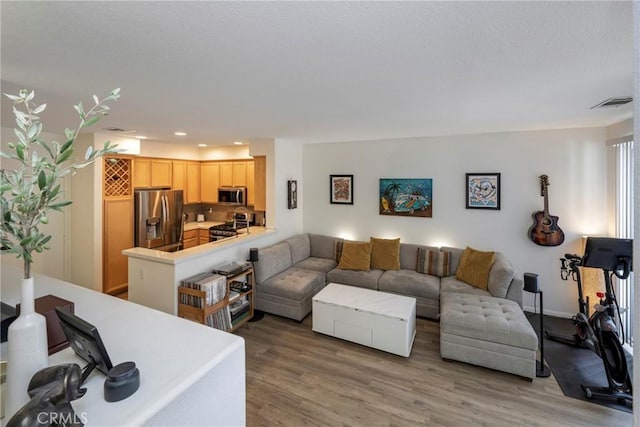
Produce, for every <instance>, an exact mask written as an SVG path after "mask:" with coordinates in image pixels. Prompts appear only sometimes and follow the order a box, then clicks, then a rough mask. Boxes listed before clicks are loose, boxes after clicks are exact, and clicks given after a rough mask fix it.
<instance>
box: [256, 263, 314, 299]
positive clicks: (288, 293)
mask: <svg viewBox="0 0 640 427" xmlns="http://www.w3.org/2000/svg"><path fill="white" fill-rule="evenodd" d="M259 262H262V260H260V261H259ZM324 285H325V275H324V273H322V272H320V271H312V270H304V269H302V268H296V267H291V268H288V269H287V270H285V271H283V272H282V273H279V274H276V275H275V276H273V277H271V278H269V279H268V280H266V281H265V282H263V283H261V284H260V285H258V292H259V293H262V294H272V295H277V296H280V297H285V298H288V299H292V300H295V301H302V300H304V299H305V298H308V297H309V296H313V295H314V293H315V291H316V290H317V289H321V288H322V287H323V286H324Z"/></svg>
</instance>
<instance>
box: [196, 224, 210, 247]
mask: <svg viewBox="0 0 640 427" xmlns="http://www.w3.org/2000/svg"><path fill="white" fill-rule="evenodd" d="M205 243H209V230H203V229H202V228H199V229H198V244H199V245H204V244H205Z"/></svg>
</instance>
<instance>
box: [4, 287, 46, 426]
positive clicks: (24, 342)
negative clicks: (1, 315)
mask: <svg viewBox="0 0 640 427" xmlns="http://www.w3.org/2000/svg"><path fill="white" fill-rule="evenodd" d="M7 345H8V352H7V384H6V387H7V388H6V392H7V394H6V401H5V419H7V420H8V419H10V418H11V417H12V416H13V414H15V413H16V412H18V410H19V409H20V408H22V407H23V406H24V405H25V404H26V403H27V402H29V400H30V398H29V394H28V393H27V388H28V386H29V381H31V377H32V376H33V374H35V373H36V372H38V371H39V370H40V369H42V368H46V367H47V366H48V365H49V350H48V344H47V321H46V319H45V318H44V316H43V315H41V314H39V313H36V312H35V307H34V298H33V277H30V278H28V279H22V289H21V299H20V316H18V318H17V319H16V320H14V321H13V323H11V325H10V326H9V333H8V343H7Z"/></svg>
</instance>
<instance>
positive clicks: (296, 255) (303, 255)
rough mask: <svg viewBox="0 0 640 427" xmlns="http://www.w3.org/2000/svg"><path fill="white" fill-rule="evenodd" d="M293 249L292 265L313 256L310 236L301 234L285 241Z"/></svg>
mask: <svg viewBox="0 0 640 427" xmlns="http://www.w3.org/2000/svg"><path fill="white" fill-rule="evenodd" d="M285 242H287V243H288V244H289V248H290V249H291V263H292V264H297V263H299V262H300V261H302V260H303V259H307V258H309V256H310V255H311V243H310V242H309V235H308V234H299V235H297V236H293V237H290V238H288V239H287V240H285Z"/></svg>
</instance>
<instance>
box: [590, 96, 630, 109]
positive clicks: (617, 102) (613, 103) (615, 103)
mask: <svg viewBox="0 0 640 427" xmlns="http://www.w3.org/2000/svg"><path fill="white" fill-rule="evenodd" d="M631 101H633V98H632V97H630V96H621V97H619V98H609V99H605V100H604V101H602V102H601V103H599V104H598V105H594V106H593V107H591V109H592V110H595V109H596V108H617V107H620V106H621V105H625V104H628V103H630V102H631Z"/></svg>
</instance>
